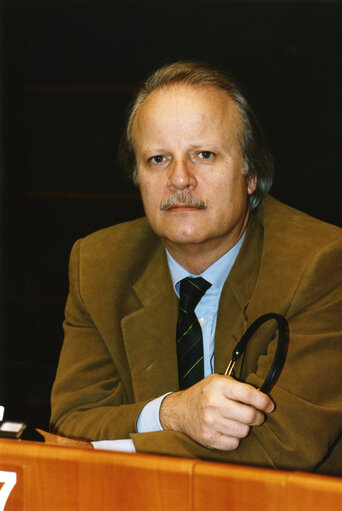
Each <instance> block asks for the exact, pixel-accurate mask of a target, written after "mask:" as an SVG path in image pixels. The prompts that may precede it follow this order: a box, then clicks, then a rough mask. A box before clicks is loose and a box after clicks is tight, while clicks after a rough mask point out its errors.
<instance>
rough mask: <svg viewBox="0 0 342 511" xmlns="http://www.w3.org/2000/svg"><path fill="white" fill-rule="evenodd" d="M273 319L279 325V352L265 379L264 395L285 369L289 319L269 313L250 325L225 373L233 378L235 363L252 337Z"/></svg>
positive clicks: (235, 349) (234, 350)
mask: <svg viewBox="0 0 342 511" xmlns="http://www.w3.org/2000/svg"><path fill="white" fill-rule="evenodd" d="M271 319H275V320H276V322H277V324H278V344H277V350H276V353H275V355H274V359H273V362H272V365H271V368H270V370H269V372H268V374H267V376H266V378H265V381H264V383H263V384H262V385H261V387H260V389H259V390H261V392H263V393H264V394H268V393H269V392H270V390H271V388H272V387H273V385H274V384H275V382H276V381H277V379H278V378H279V375H280V373H281V371H282V369H283V367H284V364H285V360H286V355H287V350H288V345H289V325H288V322H287V319H286V318H285V317H284V316H282V315H281V314H278V313H276V312H268V313H267V314H263V315H262V316H260V317H259V318H258V319H256V320H255V321H254V323H252V324H251V325H250V327H249V328H248V329H247V330H246V332H245V333H244V334H243V336H242V337H241V339H240V340H239V342H238V343H237V345H236V346H235V348H234V349H233V353H232V359H231V361H230V362H229V364H228V367H227V369H226V372H225V373H224V374H225V375H226V376H231V375H232V372H233V368H234V365H235V362H236V361H237V360H238V359H239V358H240V357H241V355H242V354H243V353H244V351H245V349H246V346H247V343H248V341H249V340H250V338H251V337H252V335H253V334H254V333H255V332H256V331H257V330H258V328H259V327H260V326H261V325H263V324H264V323H266V321H270V320H271Z"/></svg>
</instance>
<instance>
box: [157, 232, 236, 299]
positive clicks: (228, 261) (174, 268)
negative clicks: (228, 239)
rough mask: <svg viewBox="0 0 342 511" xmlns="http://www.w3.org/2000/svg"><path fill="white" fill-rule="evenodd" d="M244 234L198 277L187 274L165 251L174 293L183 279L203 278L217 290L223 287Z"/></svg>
mask: <svg viewBox="0 0 342 511" xmlns="http://www.w3.org/2000/svg"><path fill="white" fill-rule="evenodd" d="M245 233H246V231H245V232H244V233H243V235H242V236H241V238H240V239H239V241H238V242H237V243H236V244H235V245H234V246H233V247H232V248H231V249H230V250H229V251H228V252H226V253H225V254H224V255H223V256H222V257H220V259H218V260H217V261H215V262H214V263H213V264H212V265H211V266H209V268H207V269H206V270H205V271H204V272H202V273H200V274H199V275H194V274H192V273H189V272H188V270H186V269H185V268H183V266H181V265H180V264H179V263H178V262H177V261H176V260H175V259H174V258H173V257H172V255H171V254H169V252H168V251H167V250H166V255H167V262H168V265H169V269H170V273H171V279H172V283H173V287H174V290H175V292H176V293H177V295H178V287H179V282H180V281H181V280H182V279H184V278H185V277H203V278H204V279H205V280H207V281H208V282H210V284H211V285H212V286H214V287H216V288H218V289H221V288H222V287H223V284H224V283H225V281H226V279H227V277H228V275H229V272H230V270H231V269H232V267H233V265H234V263H235V259H236V258H237V255H238V253H239V250H240V248H241V245H242V243H243V240H244V238H245Z"/></svg>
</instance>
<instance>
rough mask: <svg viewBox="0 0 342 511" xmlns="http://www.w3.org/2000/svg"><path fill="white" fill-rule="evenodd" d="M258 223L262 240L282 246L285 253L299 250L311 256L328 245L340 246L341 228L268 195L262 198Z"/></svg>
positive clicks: (341, 238)
mask: <svg viewBox="0 0 342 511" xmlns="http://www.w3.org/2000/svg"><path fill="white" fill-rule="evenodd" d="M262 209H263V212H262V213H263V214H262V215H261V222H262V223H263V225H264V230H265V239H267V238H270V239H271V240H274V241H275V238H277V240H278V242H279V243H281V244H282V247H283V249H284V250H286V249H287V247H288V249H291V250H294V249H295V247H296V246H298V247H300V252H303V251H305V249H306V248H307V250H309V251H311V252H312V253H314V252H316V251H319V250H321V249H322V248H323V247H325V246H327V245H329V244H331V243H337V244H338V243H342V229H341V228H340V227H338V226H336V225H332V224H328V223H327V222H324V221H322V220H318V219H317V218H314V217H312V216H310V215H308V214H307V213H304V212H302V211H299V210H298V209H295V208H293V207H291V206H287V205H286V204H283V203H282V202H279V201H278V200H277V199H274V198H273V197H271V196H267V197H266V198H265V201H264V204H263V208H262Z"/></svg>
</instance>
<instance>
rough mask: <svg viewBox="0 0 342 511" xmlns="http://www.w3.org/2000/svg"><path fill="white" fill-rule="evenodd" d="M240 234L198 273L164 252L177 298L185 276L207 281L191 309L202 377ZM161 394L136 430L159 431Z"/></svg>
mask: <svg viewBox="0 0 342 511" xmlns="http://www.w3.org/2000/svg"><path fill="white" fill-rule="evenodd" d="M244 237H245V233H244V234H243V235H242V237H241V238H240V240H239V241H238V243H236V245H234V247H233V248H232V249H231V250H229V252H226V253H225V254H224V255H223V256H222V257H221V258H220V259H218V260H217V261H215V263H213V264H212V265H211V266H209V268H207V269H206V270H205V271H204V272H203V273H201V274H199V275H194V274H191V273H189V272H188V271H187V270H185V269H184V268H183V267H182V266H181V265H180V264H179V263H177V261H176V260H175V259H174V258H173V257H172V256H171V255H170V254H169V253H168V252H167V251H166V255H167V261H168V265H169V269H170V274H171V279H172V283H173V287H174V290H175V293H176V294H177V296H178V298H179V287H180V281H181V280H182V279H184V278H185V277H203V278H204V279H205V280H207V281H208V282H210V284H211V287H210V288H209V289H208V290H207V291H206V292H205V294H204V295H203V296H202V298H201V300H200V301H199V303H198V304H197V307H196V308H195V314H196V316H197V318H198V321H199V323H200V325H201V328H202V336H203V359H204V377H206V376H209V375H210V374H212V373H213V372H214V355H215V330H216V321H217V312H218V307H219V302H220V297H221V292H222V288H223V285H224V283H225V281H226V280H227V277H228V275H229V273H230V270H231V269H232V267H233V265H234V263H235V260H236V258H237V255H238V253H239V250H240V248H241V245H242V243H243V240H244ZM175 335H176V326H175ZM165 396H167V394H164V395H163V396H160V397H158V398H156V399H153V400H152V401H150V402H149V403H147V405H146V406H145V407H144V408H143V409H142V411H141V413H140V416H139V419H138V422H137V430H138V433H148V432H151V431H161V430H162V429H163V428H162V427H161V424H160V422H159V409H160V406H161V403H162V401H163V399H164V397H165ZM92 443H93V446H94V447H95V448H97V449H111V450H123V451H128V452H134V451H135V449H134V444H133V442H132V440H116V441H115V440H109V441H108V440H104V441H100V442H92Z"/></svg>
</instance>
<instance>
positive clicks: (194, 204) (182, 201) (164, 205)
mask: <svg viewBox="0 0 342 511" xmlns="http://www.w3.org/2000/svg"><path fill="white" fill-rule="evenodd" d="M159 207H160V210H161V211H168V210H170V209H206V208H207V205H206V203H205V202H204V201H203V200H201V199H195V198H194V197H193V196H192V195H190V194H189V193H186V192H177V193H173V194H172V195H170V196H169V197H168V198H167V199H166V200H164V201H162V202H161V203H160V206H159Z"/></svg>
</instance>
